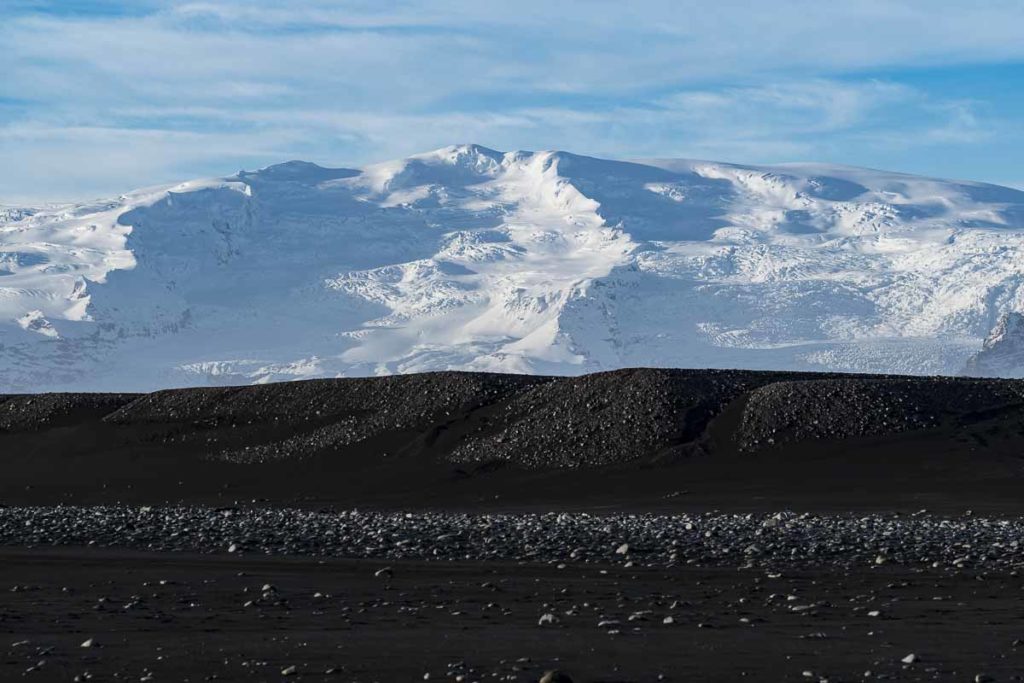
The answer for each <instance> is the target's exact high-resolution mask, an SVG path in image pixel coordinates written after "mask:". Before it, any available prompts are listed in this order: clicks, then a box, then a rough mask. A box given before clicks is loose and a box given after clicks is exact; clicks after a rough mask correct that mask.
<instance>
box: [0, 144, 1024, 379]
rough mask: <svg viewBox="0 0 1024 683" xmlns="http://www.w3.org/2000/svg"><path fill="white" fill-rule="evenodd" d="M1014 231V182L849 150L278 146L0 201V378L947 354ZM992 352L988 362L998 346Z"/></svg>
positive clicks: (998, 288)
mask: <svg viewBox="0 0 1024 683" xmlns="http://www.w3.org/2000/svg"><path fill="white" fill-rule="evenodd" d="M1022 248H1024V192H1020V191H1017V190H1012V189H1009V188H1001V187H997V186H992V185H985V184H981V183H970V182H957V181H944V180H938V179H932V178H919V177H915V176H908V175H903V174H897V173H888V172H882V171H872V170H867V169H858V168H851V167H840V166H827V165H820V164H791V165H784V166H775V167H767V166H746V165H739V164H728V163H717V162H709V161H694V160H654V161H638V162H627V161H615V160H606V159H598V158H594V157H587V156H581V155H576V154H572V153H569V152H564V151H542V152H523V151H519V152H500V151H496V150H493V149H488V148H486V147H482V146H479V145H456V146H452V147H445V148H442V149H439V150H434V151H432V152H426V153H424V154H418V155H415V156H412V157H409V158H406V159H401V160H397V161H391V162H384V163H379V164H372V165H369V166H366V167H364V168H361V169H348V168H326V167H323V166H319V165H316V164H312V163H309V162H303V161H290V162H285V163H282V164H276V165H273V166H268V167H267V168H264V169H261V170H258V171H252V172H246V171H243V172H240V173H238V174H237V175H235V176H230V177H225V178H213V179H205V180H196V181H189V182H184V183H180V184H178V185H173V186H166V187H158V188H147V189H143V190H137V191H134V192H129V193H127V194H125V195H122V196H121V197H119V198H117V199H114V200H109V201H100V202H92V203H88V204H80V205H72V206H60V207H48V208H41V209H24V210H21V209H3V210H2V211H0V371H2V372H0V378H2V379H0V384H3V386H0V390H4V391H12V390H41V389H58V388H61V389H64V388H76V389H77V388H89V389H102V388H108V389H151V388H156V387H161V386H171V385H183V384H197V383H207V382H212V383H246V382H262V381H270V380H281V379H289V378H301V377H314V376H340V375H367V374H386V373H396V372H412V371H420V370H439V369H467V370H494V371H507V372H531V373H558V374H577V373H583V372H590V371H594V370H602V369H611V368H617V367H625V366H640V365H643V366H679V367H744V368H765V369H801V370H845V371H865V372H900V373H928V374H933V373H947V374H948V373H955V372H958V371H960V370H961V369H962V368H964V367H965V364H966V363H967V361H968V359H969V358H971V357H972V356H973V355H974V354H975V353H976V352H977V351H978V350H979V349H980V348H981V347H982V343H983V341H984V338H985V337H986V335H988V334H989V331H990V330H989V328H990V326H991V321H992V320H1001V319H1002V316H1007V315H1010V314H1011V313H1013V312H1015V311H1020V310H1024V290H1022V288H1021V283H1022V281H1024V280H1022V277H1024V265H1022V264H1024V253H1022ZM1006 320H1007V321H1008V322H1007V323H1006V328H1007V332H1006V333H1005V335H1004V336H1005V337H1006V338H1007V339H1009V338H1011V337H1015V335H1014V334H1012V333H1011V332H1012V330H1010V328H1011V327H1013V324H1012V318H1006ZM997 336H998V335H997V334H996V333H993V336H992V337H991V340H990V342H989V343H987V344H988V345H987V346H986V347H985V351H984V353H988V354H990V355H991V354H992V353H994V351H993V349H995V348H1002V345H1003V344H1004V342H999V341H998V340H996V337H997ZM1006 343H1008V342H1006ZM990 346H991V347H992V348H989V347H990ZM1010 356H1013V358H1010ZM1007 358H1010V359H1009V360H1007V361H1006V362H1002V363H1001V364H1000V365H999V368H998V369H997V370H994V371H993V372H997V373H999V374H1016V373H1018V372H1024V370H1020V369H1018V368H1020V367H1021V364H1020V363H1018V361H1017V360H1016V356H1015V355H1013V354H1009V356H1007ZM981 362H982V361H977V362H976V364H977V363H981ZM978 367H980V366H978Z"/></svg>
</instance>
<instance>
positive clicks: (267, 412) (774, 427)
mask: <svg viewBox="0 0 1024 683" xmlns="http://www.w3.org/2000/svg"><path fill="white" fill-rule="evenodd" d="M1022 453H1024V383H1022V382H1020V381H1003V380H972V379H964V378H961V379H951V378H906V377H902V378H901V377H851V376H824V375H807V374H793V373H756V372H739V371H669V370H624V371H619V372H614V373H604V374H600V375H591V376H587V377H581V378H561V379H558V378H536V377H515V376H498V375H482V374H460V373H438V374H433V375H421V376H408V377H393V378H376V379H364V380H339V381H316V382H299V383H293V384H288V385H273V386H261V387H245V388H216V389H197V390H183V391H173V392H160V393H157V394H150V395H145V396H137V395H102V396H101V395H48V396H8V397H2V396H0V467H2V470H0V595H2V596H3V599H2V600H0V680H2V681H7V680H38V681H49V680H58V681H68V680H75V679H76V677H77V680H79V681H83V680H96V681H130V680H138V681H207V680H253V681H276V680H295V679H303V680H320V679H329V680H340V681H346V682H348V683H354V682H361V683H369V682H372V681H378V682H379V683H390V682H392V681H395V682H403V683H404V682H408V681H414V680H425V679H427V680H444V681H448V680H450V681H453V682H457V683H472V682H473V681H478V682H480V683H483V682H484V681H500V680H507V681H510V680H516V681H524V682H535V681H538V680H539V679H540V677H541V676H542V675H543V672H544V671H546V670H548V669H554V668H558V669H564V670H566V671H568V672H570V673H571V675H572V677H573V679H572V680H574V681H575V683H596V682H601V681H603V682H605V683H611V682H613V681H618V682H620V683H625V682H634V683H637V682H640V681H658V680H668V681H691V680H699V681H735V680H740V679H745V680H767V681H779V680H781V681H786V680H793V681H796V680H800V681H822V680H828V681H852V680H865V679H871V680H874V679H896V680H951V681H970V680H974V681H986V680H997V681H1004V680H1021V678H1020V675H1019V674H1018V673H1017V672H1021V671H1024V622H1022V621H1021V619H1020V616H1021V614H1024V593H1022V589H1024V577H1022V576H1021V575H1020V573H1021V572H1022V571H1024V516H1022V515H1024V502H1022V498H1021V496H1020V491H1021V485H1022V484H1024V460H1022V456H1021V454H1022ZM791 510H795V511H797V512H795V513H794V512H787V511H791ZM83 645H84V646H83ZM427 677H429V678H427ZM1015 677H1017V678H1015Z"/></svg>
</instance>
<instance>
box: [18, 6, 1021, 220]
mask: <svg viewBox="0 0 1024 683" xmlns="http://www.w3.org/2000/svg"><path fill="white" fill-rule="evenodd" d="M1021 25H1024V4H1021V3H1019V2H1007V1H1004V0H991V1H989V2H979V3H973V4H972V6H970V7H967V6H966V5H965V4H964V3H959V2H955V1H954V0H932V1H930V2H924V1H918V0H903V1H900V0H887V1H886V2H881V0H861V2H857V3H831V4H829V5H827V6H823V5H822V4H821V3H820V2H815V3H811V2H808V1H807V0H788V1H787V2H781V3H772V4H771V5H770V6H769V5H766V4H765V5H763V6H762V5H757V4H756V3H755V4H753V5H752V4H751V3H748V2H739V1H738V0H718V2H715V3H713V4H712V3H708V2H693V1H690V2H685V1H683V2H680V1H678V0H676V1H674V2H669V1H667V0H666V1H661V0H650V1H647V2H638V3H630V4H628V6H627V4H625V3H621V2H612V1H611V0H595V1H594V2H588V3H586V4H579V5H576V4H575V3H551V2H548V1H545V2H541V1H539V0H522V1H521V2H516V3H491V2H479V0H476V1H470V0H435V1H433V2H429V3H427V2H425V0H423V1H421V0H404V1H403V2H398V3H379V2H368V1H365V0H364V1H357V2H346V3H344V5H341V4H339V3H337V2H328V1H327V0H300V1H297V2H289V3H287V6H285V5H284V4H282V3H280V2H279V1H275V2H270V1H269V0H249V1H248V2H246V3H236V2H220V1H213V0H210V1H206V2H198V1H197V2H171V1H158V0H151V1H149V2H136V3H127V2H124V3H119V2H114V1H112V0H102V1H101V0H92V1H89V0H62V1H61V2H48V1H47V0H34V1H33V0H11V2H10V4H7V3H5V4H4V6H3V8H0V43H2V44H3V45H4V49H3V50H2V51H0V73H3V74H4V77H3V79H0V144H2V146H3V148H2V150H0V153H2V154H3V156H4V157H5V160H6V161H7V163H5V164H3V165H0V193H2V195H3V196H0V200H4V201H11V200H12V198H18V197H28V196H30V195H32V196H38V195H46V196H54V197H56V196H61V195H65V196H73V197H79V196H84V195H88V194H94V193H106V192H114V191H119V190H123V189H126V188H127V187H129V186H132V185H135V184H139V182H140V180H141V181H144V182H149V181H152V182H157V181H161V180H165V179H170V178H175V177H179V175H178V174H186V175H194V174H206V173H213V172H225V171H228V170H232V169H233V168H234V167H235V166H236V165H238V164H240V163H245V164H258V163H270V162H273V161H277V160H280V159H282V158H290V157H296V156H301V157H305V158H311V159H314V160H317V161H321V162H326V163H330V162H360V161H366V160H374V159H381V158H387V157H389V156H398V155H404V154H408V153H411V152H415V151H420V150H422V149H425V148H429V147H434V146H440V145H442V144H449V143H451V142H455V141H466V140H474V141H481V142H484V143H487V144H491V145H493V146H496V147H505V148H520V147H525V148H542V147H560V148H570V149H574V150H580V151H584V152H590V153H595V154H614V155H617V156H649V155H661V156H664V155H670V154H671V155H691V156H706V157H724V158H732V159H736V160H741V161H743V160H749V161H776V160H778V161H781V160H789V159H794V158H801V159H807V158H822V159H830V160H836V159H839V160H846V161H853V162H858V163H862V162H865V161H866V162H869V163H870V162H871V161H872V159H873V157H871V155H870V154H869V152H870V151H871V150H873V149H874V150H883V151H885V152H886V155H888V156H885V155H883V156H881V157H879V159H880V161H881V160H882V159H890V158H893V157H892V155H893V154H894V150H899V149H902V150H916V149H921V148H925V147H929V146H936V145H947V146H948V145H978V144H983V143H985V142H986V141H987V140H990V139H991V138H992V137H993V136H994V135H1000V134H1002V133H1001V132H1000V128H999V127H1000V126H1002V125H1005V123H1000V121H1004V122H1005V117H1003V118H1000V117H999V116H993V115H992V114H991V112H990V111H988V110H987V109H986V107H985V106H984V105H985V103H984V102H981V103H979V102H978V101H976V100H975V99H972V98H971V97H969V96H965V95H964V94H963V93H947V92H935V91H929V90H928V89H926V88H921V87H918V86H915V85H913V84H911V83H907V82H904V81H905V80H906V79H902V78H900V74H899V73H898V72H899V70H906V69H908V68H911V67H913V68H923V67H930V68H938V67H942V66H943V65H963V64H985V63H1005V62H1007V61H1014V60H1018V61H1024V42H1022V41H1020V40H1019V27H1020V26H1021ZM894 70H895V71H896V72H897V73H896V75H895V76H894V75H893V73H891V72H893V71H894ZM880 71H886V72H887V73H885V74H884V75H883V74H881V73H880ZM1011 137H1012V134H1011V133H1009V132H1007V133H1005V134H1004V139H1010V138H1011ZM1021 144H1024V143H1021ZM847 156H849V157H852V158H846V157H847ZM903 158H906V159H913V158H917V157H912V156H911V152H910V151H907V152H906V154H905V155H904V157H896V158H895V161H896V162H897V163H901V162H900V159H903ZM875 165H882V164H881V163H878V164H875ZM966 174H967V173H964V174H962V175H966Z"/></svg>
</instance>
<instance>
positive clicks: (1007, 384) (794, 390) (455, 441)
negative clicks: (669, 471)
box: [0, 369, 1024, 469]
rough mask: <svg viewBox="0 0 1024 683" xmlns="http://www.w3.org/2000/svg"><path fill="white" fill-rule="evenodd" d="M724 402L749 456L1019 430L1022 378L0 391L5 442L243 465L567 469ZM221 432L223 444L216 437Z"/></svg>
mask: <svg viewBox="0 0 1024 683" xmlns="http://www.w3.org/2000/svg"><path fill="white" fill-rule="evenodd" d="M730 406H735V407H736V408H738V411H737V414H738V415H739V418H740V419H739V420H738V424H737V425H735V428H734V429H733V430H732V431H731V433H730V434H729V436H730V437H731V440H732V441H733V442H734V444H735V445H736V446H738V447H739V448H740V449H741V450H745V451H759V450H764V449H767V448H771V447H773V446H779V445H782V444H793V443H801V442H807V441H813V440H835V439H850V438H856V437H864V436H879V435H892V434H900V433H906V432H920V431H927V430H930V429H935V428H938V427H941V426H950V425H968V424H974V423H978V422H981V421H985V420H989V419H992V418H995V417H998V418H1002V419H1003V421H1007V420H1011V421H1013V422H1014V424H1015V426H1018V425H1019V426H1021V427H1024V381H1022V380H994V379H968V378H951V377H938V378H930V377H929V378H922V377H877V376H866V375H853V376H842V375H817V374H807V373H803V374H801V373H776V372H752V371H750V372H745V371H728V370H662V369H628V370H617V371H612V372H602V373H597V374H592V375H584V376H580V377H557V378H556V377H541V376H523V375H507V374H489V373H464V372H438V373H426V374H419V375H398V376H389V377H375V378H353V379H327V380H308V381H300V382H289V383H280V384H269V385H255V386H244V387H227V388H196V389H173V390H166V391H158V392H155V393H152V394H142V395H139V394H36V395H31V394H27V395H13V396H0V433H3V432H7V433H11V432H24V431H33V430H40V429H45V428H47V427H49V426H51V425H54V424H68V423H71V422H75V421H79V422H84V421H89V420H102V421H103V422H105V423H108V424H115V425H121V426H126V427H128V426H139V425H157V426H165V427H170V426H180V427H185V428H187V429H188V430H189V432H190V433H189V434H186V435H183V437H182V438H185V439H187V440H191V441H192V442H194V444H193V445H194V446H195V448H196V449H197V450H199V451H202V452H203V453H204V455H206V456H207V457H210V458H215V459H222V460H226V461H232V462H248V463H252V462H261V461H266V460H275V459H285V458H304V457H310V456H313V455H316V454H318V453H320V452H323V451H329V450H332V449H340V448H343V447H346V446H350V445H353V444H358V443H361V442H364V441H368V440H371V439H373V438H375V437H380V436H384V435H395V434H400V433H405V434H408V435H409V436H410V438H409V439H408V443H407V444H405V447H406V448H413V449H415V448H416V447H419V448H421V449H422V448H424V447H425V446H433V445H435V444H437V445H438V448H436V449H435V450H437V451H438V452H439V454H440V455H442V456H443V457H444V458H445V459H448V460H450V461H452V462H478V463H486V462H489V461H505V462H510V463H513V464H515V465H518V466H522V467H529V468H542V469H545V468H577V467H588V466H607V465H615V464H622V463H628V462H631V461H634V460H646V459H651V458H656V457H659V456H664V455H670V454H673V453H677V452H680V451H684V452H685V451H688V450H689V449H691V448H693V447H695V446H701V445H703V442H705V441H706V440H707V437H708V436H709V427H710V425H711V422H712V421H713V420H714V419H715V418H716V417H719V416H721V415H722V413H723V412H725V410H726V409H727V408H728V407H730ZM224 431H229V432H230V433H231V438H229V439H222V438H218V435H219V433H220V432H224ZM449 432H457V435H454V436H449V434H448V433H449ZM282 433H287V436H286V437H284V438H282ZM222 442H226V443H223V444H222ZM242 444H245V445H242Z"/></svg>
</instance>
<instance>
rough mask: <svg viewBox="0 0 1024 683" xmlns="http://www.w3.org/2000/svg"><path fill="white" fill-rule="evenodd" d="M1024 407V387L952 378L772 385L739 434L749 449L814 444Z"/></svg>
mask: <svg viewBox="0 0 1024 683" xmlns="http://www.w3.org/2000/svg"><path fill="white" fill-rule="evenodd" d="M1022 408H1024V383H1022V382H1020V381H1017V380H1001V381H998V382H993V381H991V380H973V379H966V378H949V377H928V378H912V377H863V378H850V377H845V378H826V379H803V380H800V381H783V382H773V383H771V384H768V385H767V386H762V387H759V388H757V389H755V390H754V391H752V392H751V393H750V397H749V399H748V400H747V404H746V406H745V408H744V411H743V417H742V420H741V422H740V428H739V434H738V436H737V438H738V441H739V446H740V448H741V449H743V450H747V451H756V450H760V449H763V448H770V447H772V446H780V445H785V444H792V443H797V442H801V441H808V440H827V439H849V438H856V437H863V436H868V435H883V434H898V433H901V432H908V431H915V430H925V429H930V428H933V427H936V426H938V425H939V424H941V423H943V422H946V421H954V422H955V421H963V420H971V419H977V418H980V417H987V416H991V415H992V414H996V413H1000V412H1006V413H1010V412H1012V413H1015V414H1017V415H1019V414H1020V413H1021V411H1022Z"/></svg>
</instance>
